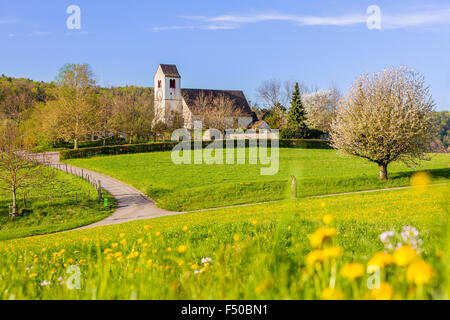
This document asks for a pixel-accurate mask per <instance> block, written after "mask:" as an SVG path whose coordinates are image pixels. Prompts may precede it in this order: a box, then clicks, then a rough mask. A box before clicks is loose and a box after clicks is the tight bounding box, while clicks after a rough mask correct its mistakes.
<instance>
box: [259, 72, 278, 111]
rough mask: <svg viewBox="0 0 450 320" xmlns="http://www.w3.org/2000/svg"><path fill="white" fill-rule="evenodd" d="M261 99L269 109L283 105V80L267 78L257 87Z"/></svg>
mask: <svg viewBox="0 0 450 320" xmlns="http://www.w3.org/2000/svg"><path fill="white" fill-rule="evenodd" d="M257 91H258V95H259V97H260V99H262V101H263V102H264V105H265V106H266V107H267V108H268V109H272V108H274V107H275V106H278V105H281V104H282V101H283V90H282V85H281V81H279V80H276V79H271V80H266V81H264V82H263V83H261V85H260V86H259V87H258V89H257Z"/></svg>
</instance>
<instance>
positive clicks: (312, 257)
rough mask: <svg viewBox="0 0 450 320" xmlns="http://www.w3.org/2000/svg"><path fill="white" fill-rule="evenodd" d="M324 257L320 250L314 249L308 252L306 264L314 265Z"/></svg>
mask: <svg viewBox="0 0 450 320" xmlns="http://www.w3.org/2000/svg"><path fill="white" fill-rule="evenodd" d="M323 259H324V254H323V251H322V250H314V251H311V252H310V253H308V255H307V256H306V264H307V265H308V266H311V267H314V266H315V265H316V264H317V263H320V262H322V261H323Z"/></svg>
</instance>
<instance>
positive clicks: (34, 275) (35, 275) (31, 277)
mask: <svg viewBox="0 0 450 320" xmlns="http://www.w3.org/2000/svg"><path fill="white" fill-rule="evenodd" d="M29 277H30V279H33V278H36V277H37V273H32V274H30V275H29Z"/></svg>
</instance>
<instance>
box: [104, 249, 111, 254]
mask: <svg viewBox="0 0 450 320" xmlns="http://www.w3.org/2000/svg"><path fill="white" fill-rule="evenodd" d="M111 252H112V250H111V249H109V248H107V249H105V251H103V253H104V254H108V253H111Z"/></svg>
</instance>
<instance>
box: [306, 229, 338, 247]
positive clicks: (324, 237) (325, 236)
mask: <svg viewBox="0 0 450 320" xmlns="http://www.w3.org/2000/svg"><path fill="white" fill-rule="evenodd" d="M335 235H336V229H334V228H328V227H321V228H319V229H317V230H316V231H315V232H314V233H313V234H310V235H309V242H310V243H311V246H312V247H313V248H317V247H319V246H321V245H322V244H323V243H327V242H329V241H330V239H331V238H332V237H334V236H335Z"/></svg>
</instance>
